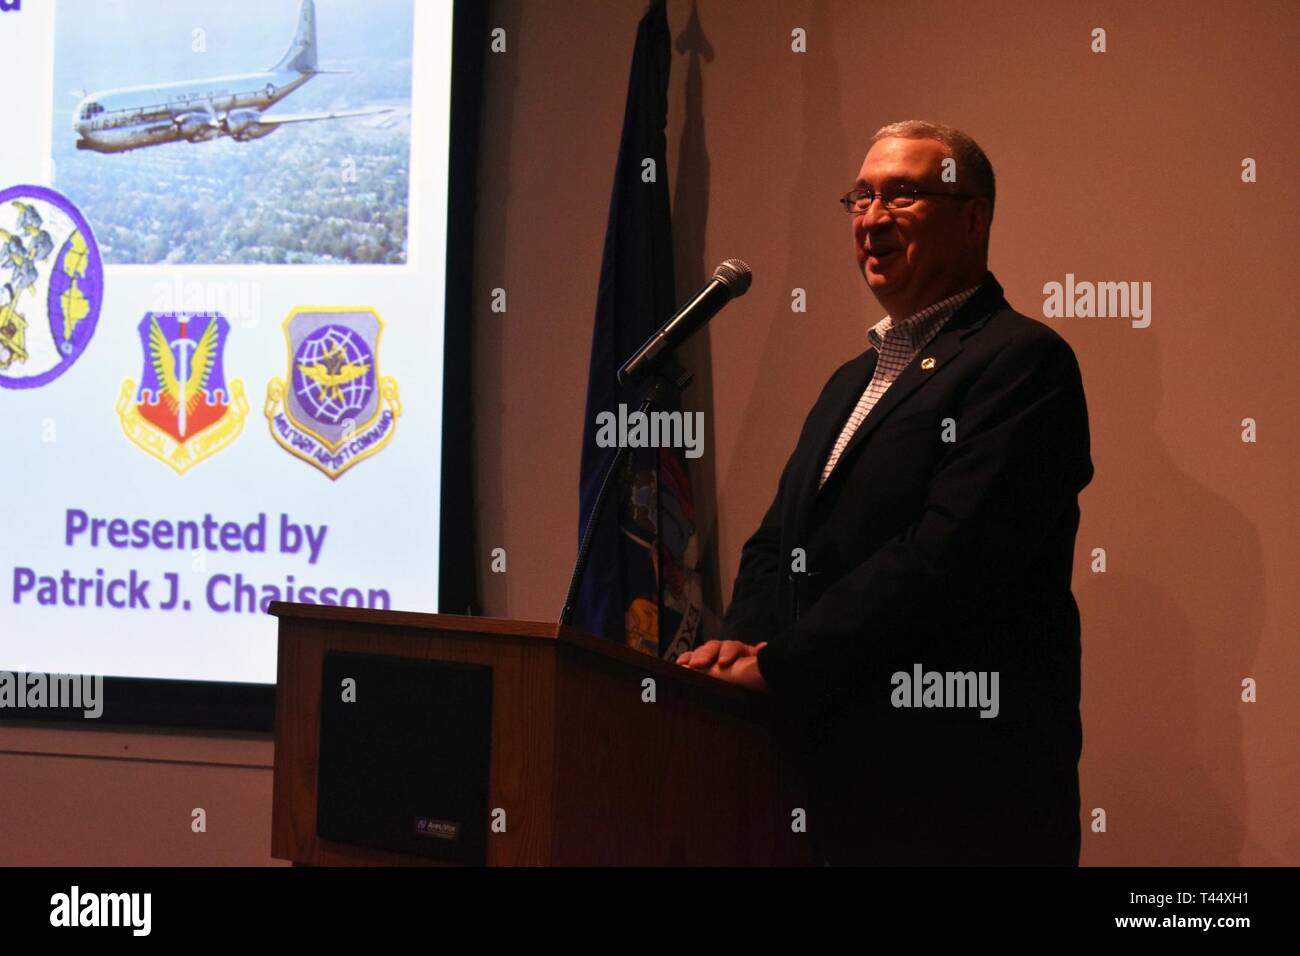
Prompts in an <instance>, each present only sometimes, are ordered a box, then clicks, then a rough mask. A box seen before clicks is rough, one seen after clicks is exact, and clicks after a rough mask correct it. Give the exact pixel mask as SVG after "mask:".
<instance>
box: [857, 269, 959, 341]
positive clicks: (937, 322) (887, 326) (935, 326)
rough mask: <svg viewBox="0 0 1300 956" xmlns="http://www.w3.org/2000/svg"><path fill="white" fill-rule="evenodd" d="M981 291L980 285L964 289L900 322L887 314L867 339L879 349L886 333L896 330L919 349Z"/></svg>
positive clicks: (869, 330)
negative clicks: (968, 300)
mask: <svg viewBox="0 0 1300 956" xmlns="http://www.w3.org/2000/svg"><path fill="white" fill-rule="evenodd" d="M978 291H979V286H978V285H973V286H971V287H970V288H969V289H964V290H963V291H961V292H958V293H957V294H956V295H950V296H949V297H948V298H946V299H942V300H940V301H938V302H936V303H934V305H928V306H926V307H925V308H924V309H922V310H921V311H919V312H914V313H913V314H912V315H909V316H908V317H907V318H905V319H903V320H902V321H900V322H895V321H894V319H893V317H892V316H888V315H887V316H885V317H884V318H883V319H881V320H880V321H879V322H877V323H876V324H875V325H873V326H872V327H871V328H869V329H868V330H867V339H868V340H869V341H870V342H871V344H872V345H873V346H875V347H876V348H877V349H879V348H880V346H881V344H882V343H883V342H884V340H885V334H886V333H888V332H891V331H892V332H894V333H895V334H898V333H900V332H901V333H902V334H904V335H906V336H907V339H908V341H909V342H910V343H911V346H912V349H913V350H915V349H919V348H920V347H921V346H923V345H925V344H926V343H927V342H928V341H929V340H930V339H931V338H933V337H934V334H935V333H936V332H938V331H939V329H940V328H941V327H942V326H943V324H944V323H945V322H947V321H948V320H949V319H950V318H952V316H953V314H954V313H955V312H956V311H957V310H958V309H960V308H961V307H962V306H963V305H965V303H966V300H967V299H969V298H970V297H971V296H973V295H974V294H975V293H976V292H978Z"/></svg>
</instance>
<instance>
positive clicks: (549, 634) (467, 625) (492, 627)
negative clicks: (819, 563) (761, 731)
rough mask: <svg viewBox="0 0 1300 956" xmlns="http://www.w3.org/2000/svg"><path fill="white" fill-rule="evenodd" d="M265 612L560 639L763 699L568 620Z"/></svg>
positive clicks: (295, 608) (327, 610)
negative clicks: (559, 621)
mask: <svg viewBox="0 0 1300 956" xmlns="http://www.w3.org/2000/svg"><path fill="white" fill-rule="evenodd" d="M267 613H268V614H270V615H272V616H273V617H278V618H280V619H281V620H306V621H322V622H336V623H340V624H360V625H366V624H369V625H374V626H379V627H400V628H409V629H413V630H425V631H437V632H439V633H440V634H444V635H446V634H451V635H455V634H463V635H473V636H482V637H508V638H524V639H527V640H535V641H539V642H554V644H555V645H559V644H564V645H568V646H570V647H574V648H577V649H580V650H582V651H585V652H586V653H589V654H596V655H599V656H601V657H605V658H610V659H612V660H615V661H618V662H620V663H622V664H626V665H632V666H635V667H638V668H641V669H644V670H645V672H646V673H647V674H659V675H660V676H664V677H671V678H672V679H674V680H680V681H685V682H687V683H690V684H695V683H696V682H698V685H697V686H699V687H700V688H702V689H707V690H708V691H709V692H710V693H711V694H715V695H718V696H721V697H723V698H728V697H730V698H734V699H735V700H738V701H745V702H747V703H750V704H759V705H765V704H766V703H767V701H766V698H767V695H766V694H765V693H762V692H760V691H755V690H750V689H749V688H746V687H740V686H738V685H736V684H730V683H728V682H726V681H722V680H718V679H717V678H714V677H710V676H708V675H707V674H702V673H700V672H699V671H693V670H691V669H690V668H686V667H680V666H678V665H677V664H675V663H671V662H669V661H665V660H660V659H659V658H657V657H652V656H651V655H649V654H644V653H642V652H640V651H635V650H633V649H632V648H630V647H625V646H624V645H622V644H619V643H617V642H615V641H611V640H607V639H606V638H603V637H596V636H595V635H593V634H588V633H587V632H586V631H583V630H580V629H579V628H576V627H570V626H569V625H567V624H559V623H556V622H553V621H552V622H545V621H514V620H510V619H508V618H499V617H473V616H469V615H464V614H428V613H424V612H420V611H376V610H371V609H369V608H354V607H333V606H327V605H321V604H290V603H288V602H286V601H273V602H271V604H270V605H269V606H268V607H267Z"/></svg>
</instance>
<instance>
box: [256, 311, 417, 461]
mask: <svg viewBox="0 0 1300 956" xmlns="http://www.w3.org/2000/svg"><path fill="white" fill-rule="evenodd" d="M383 330H384V323H383V320H382V319H380V318H379V315H378V313H376V312H375V310H374V309H368V308H342V307H312V308H299V309H294V311H293V312H292V313H290V315H289V318H287V319H285V321H284V334H285V338H286V339H287V340H288V344H289V377H288V379H287V381H286V380H285V379H279V378H276V379H272V380H271V384H270V386H269V387H268V388H267V391H266V417H267V420H268V421H269V422H270V426H271V434H272V436H274V438H275V440H276V441H277V442H279V443H280V445H281V446H282V447H283V448H284V449H285V451H287V452H289V454H291V455H294V456H296V457H298V458H301V459H302V460H303V461H305V462H307V463H308V464H311V465H313V466H315V467H316V468H319V469H320V470H321V471H323V472H324V473H325V474H327V475H329V477H330V478H331V479H334V478H338V476H339V475H341V474H343V472H345V471H347V470H348V469H349V468H351V467H352V466H353V465H355V464H356V463H357V462H359V461H362V460H364V459H366V458H369V457H370V456H371V455H374V454H376V453H377V452H379V451H380V450H381V449H382V448H383V447H384V446H385V445H387V444H388V442H389V441H390V440H391V439H392V437H393V432H394V430H395V429H396V428H397V418H398V416H399V415H401V414H402V403H401V400H400V398H399V397H398V394H397V380H396V379H394V378H392V377H391V376H389V377H381V376H380V374H379V337H380V335H381V334H382V333H383Z"/></svg>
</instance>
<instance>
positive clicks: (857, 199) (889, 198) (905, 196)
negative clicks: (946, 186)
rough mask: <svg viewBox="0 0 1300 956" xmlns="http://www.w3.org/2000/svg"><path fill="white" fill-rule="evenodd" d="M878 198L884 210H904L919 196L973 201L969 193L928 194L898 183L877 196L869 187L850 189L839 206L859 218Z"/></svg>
mask: <svg viewBox="0 0 1300 956" xmlns="http://www.w3.org/2000/svg"><path fill="white" fill-rule="evenodd" d="M877 195H879V196H880V202H881V205H883V206H884V207H885V208H886V209H906V208H907V207H908V206H910V205H912V203H914V202H916V200H917V198H918V197H920V196H947V197H949V198H951V199H974V198H975V197H974V196H973V195H971V194H970V193H936V192H928V191H927V190H924V189H917V188H916V187H915V186H913V185H912V184H911V183H899V184H897V185H895V186H890V187H889V188H887V189H885V190H883V191H882V192H880V193H879V194H877V193H876V191H875V190H873V189H871V188H870V187H868V188H865V189H851V190H849V191H848V192H847V193H845V195H844V196H843V197H842V198H841V199H840V205H842V206H843V207H844V211H845V212H847V213H848V214H849V215H851V216H860V215H862V214H863V213H864V212H866V211H867V210H868V209H870V208H871V204H872V203H873V202H875V199H876V196H877Z"/></svg>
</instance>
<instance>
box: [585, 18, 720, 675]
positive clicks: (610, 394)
mask: <svg viewBox="0 0 1300 956" xmlns="http://www.w3.org/2000/svg"><path fill="white" fill-rule="evenodd" d="M671 58H672V52H671V44H670V42H669V34H668V15H667V12H666V9H665V3H664V0H655V2H654V3H652V4H651V5H650V9H649V10H648V11H647V12H646V15H645V16H644V17H643V18H642V19H641V24H640V26H639V27H638V29H637V37H636V49H635V50H634V52H633V54H632V73H631V76H630V78H629V80H628V91H627V106H626V108H625V111H624V115H623V134H622V137H621V139H620V141H619V147H618V162H617V165H616V167H615V170H614V190H613V195H612V196H611V197H610V203H609V224H608V226H607V227H606V230H605V250H604V257H603V259H602V261H601V266H600V287H599V291H598V292H597V296H596V321H595V328H594V329H593V332H592V338H591V371H590V374H589V377H588V380H587V408H586V418H585V420H584V423H583V442H582V475H581V479H580V486H579V492H580V495H579V497H580V509H579V522H580V526H579V528H578V539H579V541H581V539H582V535H583V532H584V531H585V522H586V521H595V520H597V517H599V524H598V526H597V528H596V533H595V537H594V538H593V540H592V545H591V560H590V564H589V565H588V566H587V573H586V576H585V577H584V579H583V582H582V586H581V588H580V590H579V592H578V599H577V602H576V605H575V608H574V616H573V624H574V625H575V626H576V627H579V628H581V629H583V630H586V631H590V632H591V633H593V634H599V635H603V636H605V637H608V638H610V639H612V640H616V641H619V642H621V643H625V644H627V645H628V646H630V647H633V648H636V649H637V650H641V651H645V652H646V653H650V654H655V655H657V656H665V657H673V656H676V654H678V653H680V652H681V651H683V650H688V649H689V648H691V647H693V646H694V644H695V641H696V635H697V633H698V628H699V620H700V609H701V589H700V585H699V578H698V574H697V572H696V570H695V567H694V562H695V553H696V550H697V548H696V541H695V534H696V532H695V509H694V504H693V501H692V497H691V484H690V478H689V476H688V474H687V470H686V462H685V458H684V455H683V451H682V449H680V448H634V449H632V450H631V453H630V454H629V455H628V457H627V459H626V461H625V464H624V468H623V470H622V473H621V474H619V475H616V476H615V479H614V480H615V481H616V482H617V484H616V485H615V486H614V488H612V489H611V492H610V494H609V497H608V499H607V500H606V503H605V508H604V512H605V513H604V514H603V515H601V516H597V515H595V514H593V513H592V507H593V505H594V504H595V501H596V496H597V494H598V493H599V491H600V484H601V480H602V478H603V476H604V474H605V471H606V469H607V468H608V467H609V464H610V462H611V461H613V459H614V456H615V455H616V453H617V451H618V449H617V448H602V447H600V446H599V445H598V444H597V443H596V434H597V416H598V415H600V413H602V412H611V413H613V414H614V415H615V416H618V415H619V405H620V404H622V405H626V406H627V411H628V413H631V412H634V411H635V410H636V408H637V401H638V395H637V394H635V393H634V392H630V391H627V390H625V389H623V388H622V387H621V386H620V385H619V384H618V369H619V367H620V366H621V365H622V364H623V362H624V361H625V360H626V359H627V358H628V357H629V356H631V355H632V353H633V352H634V351H635V350H636V349H637V348H639V347H640V346H641V344H642V343H643V342H645V340H646V339H648V338H649V337H650V336H651V335H652V334H653V333H654V331H655V330H656V329H657V328H658V327H659V326H660V325H662V324H663V323H664V322H666V321H667V320H668V319H669V317H671V316H672V314H673V312H674V311H675V308H676V306H675V299H676V295H675V290H674V286H673V235H672V220H671V215H670V205H669V198H668V178H667V171H668V161H667V151H668V150H667V139H666V137H665V134H664V130H665V127H666V125H667V122H668V69H669V65H670V63H671ZM656 410H660V411H679V409H676V408H668V407H664V406H657V408H656ZM620 417H621V416H620Z"/></svg>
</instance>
